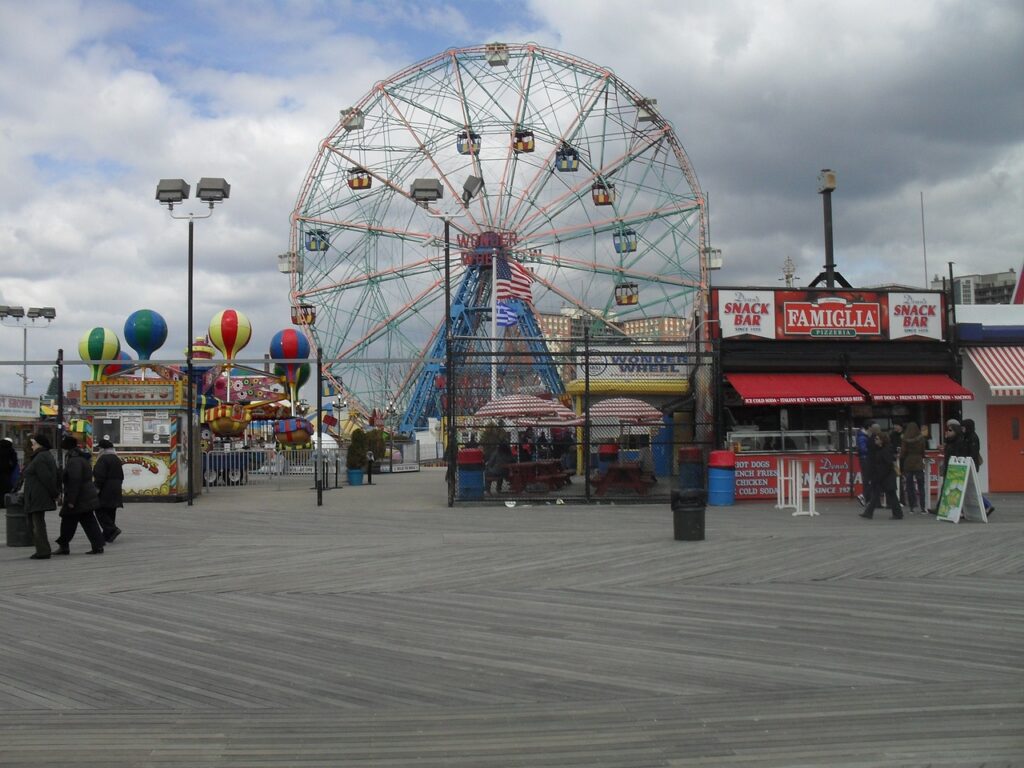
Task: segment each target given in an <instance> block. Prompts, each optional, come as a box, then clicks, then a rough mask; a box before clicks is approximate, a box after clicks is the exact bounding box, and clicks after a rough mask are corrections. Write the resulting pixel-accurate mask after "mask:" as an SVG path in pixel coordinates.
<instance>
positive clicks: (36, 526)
mask: <svg viewBox="0 0 1024 768" xmlns="http://www.w3.org/2000/svg"><path fill="white" fill-rule="evenodd" d="M28 442H29V447H30V449H31V451H32V455H31V456H29V457H28V459H26V461H25V470H24V471H23V472H22V486H21V487H22V490H23V492H24V494H25V499H24V502H23V503H24V505H25V514H26V515H28V519H29V524H30V525H31V526H32V543H33V544H35V546H36V553H35V554H34V555H32V559H33V560H49V559H50V540H49V536H48V534H47V533H46V516H45V515H46V513H47V512H49V511H51V510H54V509H56V508H57V497H58V496H60V475H59V474H58V473H57V462H56V461H54V460H53V454H52V453H50V440H49V439H48V438H47V437H46V435H44V434H42V433H37V434H34V435H32V437H30V438H29V441H28Z"/></svg>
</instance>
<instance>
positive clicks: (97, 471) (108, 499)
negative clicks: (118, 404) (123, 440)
mask: <svg viewBox="0 0 1024 768" xmlns="http://www.w3.org/2000/svg"><path fill="white" fill-rule="evenodd" d="M97 445H98V446H99V449H100V455H99V458H98V459H96V463H95V464H94V465H93V468H92V479H93V482H95V483H96V490H97V491H99V495H100V499H99V506H98V507H96V519H97V520H98V521H99V524H100V528H102V529H103V538H104V539H105V540H106V542H107V543H108V544H109V543H111V542H112V541H113V540H114V539H116V538H117V537H118V536H120V535H121V529H120V528H118V527H117V524H116V522H115V521H116V519H117V508H118V507H123V506H124V501H123V500H122V497H121V486H122V484H123V483H124V468H123V467H122V466H121V459H119V458H118V456H117V451H115V450H114V444H113V443H112V442H110V441H109V440H106V439H104V440H100V441H99V443H97Z"/></svg>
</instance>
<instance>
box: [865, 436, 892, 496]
mask: <svg viewBox="0 0 1024 768" xmlns="http://www.w3.org/2000/svg"><path fill="white" fill-rule="evenodd" d="M868 461H869V462H870V472H871V479H872V481H874V482H875V483H878V487H879V488H886V487H888V486H890V485H893V484H895V481H896V453H895V451H893V449H892V445H891V444H889V443H886V444H884V445H880V446H877V447H876V448H875V450H873V451H872V452H871V453H870V454H869V455H868Z"/></svg>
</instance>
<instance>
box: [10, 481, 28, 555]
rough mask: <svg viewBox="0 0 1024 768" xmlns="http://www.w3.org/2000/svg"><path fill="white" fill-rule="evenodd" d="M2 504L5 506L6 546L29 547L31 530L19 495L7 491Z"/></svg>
mask: <svg viewBox="0 0 1024 768" xmlns="http://www.w3.org/2000/svg"><path fill="white" fill-rule="evenodd" d="M4 506H5V507H6V508H7V510H6V512H7V546H8V547H31V546H32V530H31V528H29V524H28V515H27V514H25V505H24V504H22V503H21V497H20V496H18V495H16V494H13V493H8V494H7V495H6V496H4Z"/></svg>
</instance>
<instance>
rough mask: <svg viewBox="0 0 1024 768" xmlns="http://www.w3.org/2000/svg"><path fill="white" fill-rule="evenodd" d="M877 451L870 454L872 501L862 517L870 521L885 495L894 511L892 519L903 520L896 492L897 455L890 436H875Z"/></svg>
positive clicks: (880, 434)
mask: <svg viewBox="0 0 1024 768" xmlns="http://www.w3.org/2000/svg"><path fill="white" fill-rule="evenodd" d="M874 442H875V449H874V450H873V451H871V453H870V454H868V460H869V467H868V471H869V472H870V473H871V500H870V501H869V502H868V505H867V506H866V507H864V511H863V512H861V513H860V516H861V517H863V518H865V519H867V520H870V519H871V518H872V517H873V516H874V514H875V509H877V508H878V507H879V506H880V504H881V500H882V494H883V493H884V494H885V495H886V496H887V497H888V499H889V503H890V507H891V509H892V519H893V520H902V519H903V507H901V506H900V495H899V494H898V493H897V492H896V453H895V452H894V451H893V449H892V444H891V443H890V442H889V436H888V435H887V434H885V433H884V432H879V433H878V434H876V435H875V436H874Z"/></svg>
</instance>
